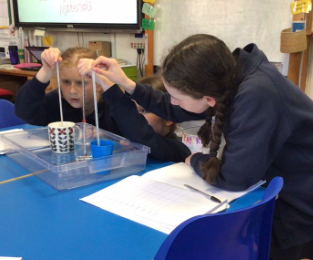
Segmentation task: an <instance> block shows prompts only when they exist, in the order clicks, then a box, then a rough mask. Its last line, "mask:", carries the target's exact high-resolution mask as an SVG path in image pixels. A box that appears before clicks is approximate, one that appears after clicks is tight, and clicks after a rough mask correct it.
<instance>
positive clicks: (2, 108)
mask: <svg viewBox="0 0 313 260" xmlns="http://www.w3.org/2000/svg"><path fill="white" fill-rule="evenodd" d="M21 124H25V122H24V121H22V120H21V119H19V118H18V117H17V116H16V115H15V113H14V104H13V103H12V102H10V101H8V100H6V99H0V128H5V127H10V126H15V125H21Z"/></svg>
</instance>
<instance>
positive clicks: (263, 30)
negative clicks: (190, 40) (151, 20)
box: [154, 0, 293, 67]
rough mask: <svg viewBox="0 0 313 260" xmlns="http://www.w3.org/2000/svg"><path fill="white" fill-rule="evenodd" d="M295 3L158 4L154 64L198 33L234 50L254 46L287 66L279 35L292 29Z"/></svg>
mask: <svg viewBox="0 0 313 260" xmlns="http://www.w3.org/2000/svg"><path fill="white" fill-rule="evenodd" d="M292 2H293V1H292V0H249V1H246V0H220V1H216V0H196V1H189V0H179V1H178V0H171V1H169V0H156V4H155V5H156V8H157V13H156V25H155V41H154V58H155V64H160V63H161V61H162V58H163V57H164V55H166V54H167V53H168V50H169V49H170V47H171V46H172V45H173V44H176V43H178V42H180V41H181V40H183V39H184V38H185V37H187V36H189V35H192V34H195V33H206V34H212V35H215V36H217V37H219V38H221V39H222V40H224V42H225V43H226V44H227V45H228V47H229V48H230V49H231V50H233V49H235V48H236V47H244V46H245V45H247V44H249V43H252V42H254V43H256V44H257V45H258V46H259V48H260V49H262V50H263V51H264V52H265V54H266V55H267V56H268V58H269V60H270V61H277V62H280V61H285V63H286V61H288V60H286V59H288V55H285V54H282V53H280V32H281V30H282V29H285V28H288V27H291V20H292V15H291V11H290V3H292ZM286 65H287V64H286ZM285 67H287V66H285Z"/></svg>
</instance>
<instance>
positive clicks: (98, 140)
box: [91, 71, 100, 146]
mask: <svg viewBox="0 0 313 260" xmlns="http://www.w3.org/2000/svg"><path fill="white" fill-rule="evenodd" d="M91 77H92V88H93V100H94V105H95V122H96V131H97V145H98V146H100V137H99V118H98V103H97V92H96V75H95V72H94V71H92V72H91Z"/></svg>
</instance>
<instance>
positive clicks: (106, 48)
mask: <svg viewBox="0 0 313 260" xmlns="http://www.w3.org/2000/svg"><path fill="white" fill-rule="evenodd" d="M88 44H89V49H91V50H94V51H96V53H97V55H98V56H105V57H109V58H110V57H111V56H112V52H111V42H106V41H90V42H89V43H88Z"/></svg>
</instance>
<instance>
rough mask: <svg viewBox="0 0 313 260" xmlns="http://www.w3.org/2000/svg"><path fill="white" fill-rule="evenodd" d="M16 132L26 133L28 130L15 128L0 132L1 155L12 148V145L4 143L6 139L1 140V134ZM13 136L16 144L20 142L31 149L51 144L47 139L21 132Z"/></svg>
mask: <svg viewBox="0 0 313 260" xmlns="http://www.w3.org/2000/svg"><path fill="white" fill-rule="evenodd" d="M14 132H21V133H23V132H25V133H26V131H24V130H22V129H14V130H8V131H2V132H0V155H3V154H6V153H8V152H10V151H11V150H12V147H11V146H10V145H8V144H6V143H4V141H2V140H1V135H2V134H7V133H14ZM11 138H12V139H13V141H14V142H15V143H16V144H19V145H21V146H22V147H24V148H27V149H29V150H34V149H37V148H42V147H47V146H49V145H50V144H49V141H48V140H45V139H43V138H40V137H38V136H35V135H26V134H19V135H16V136H14V137H13V136H12V137H11Z"/></svg>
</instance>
